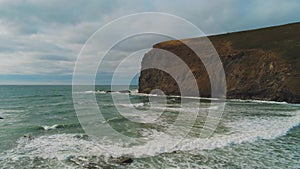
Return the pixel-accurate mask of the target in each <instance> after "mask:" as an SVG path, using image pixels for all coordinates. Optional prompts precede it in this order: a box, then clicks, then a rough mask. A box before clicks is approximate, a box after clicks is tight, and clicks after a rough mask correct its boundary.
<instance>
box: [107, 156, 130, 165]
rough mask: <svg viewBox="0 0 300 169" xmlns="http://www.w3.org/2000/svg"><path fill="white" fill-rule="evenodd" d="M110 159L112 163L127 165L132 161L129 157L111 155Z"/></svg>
mask: <svg viewBox="0 0 300 169" xmlns="http://www.w3.org/2000/svg"><path fill="white" fill-rule="evenodd" d="M110 161H111V162H112V163H117V164H119V165H127V164H131V163H133V159H132V158H130V157H118V158H113V157H111V160H110Z"/></svg>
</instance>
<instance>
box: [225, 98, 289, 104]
mask: <svg viewBox="0 0 300 169" xmlns="http://www.w3.org/2000/svg"><path fill="white" fill-rule="evenodd" d="M228 101H232V102H242V103H245V102H250V103H265V104H289V103H287V102H278V101H267V100H243V99H228Z"/></svg>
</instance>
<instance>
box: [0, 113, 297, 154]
mask: <svg viewBox="0 0 300 169" xmlns="http://www.w3.org/2000/svg"><path fill="white" fill-rule="evenodd" d="M291 115H292V116H291V117H272V116H271V117H256V118H254V119H253V118H246V117H245V118H244V119H240V120H237V121H233V122H227V123H226V124H225V125H226V126H227V127H230V132H228V133H226V134H215V135H214V136H213V137H211V138H186V139H184V140H183V141H182V142H181V143H180V144H178V145H177V146H176V147H174V148H171V149H169V148H168V147H169V145H172V144H173V143H174V141H175V140H176V138H175V137H174V136H171V135H169V134H167V133H163V132H158V131H156V130H153V129H147V130H142V131H140V132H141V134H142V135H144V136H145V137H146V138H147V140H149V142H148V143H147V144H146V145H138V146H133V147H131V146H130V145H126V143H123V142H115V141H114V142H113V141H111V140H109V139H105V138H104V139H103V140H102V141H101V144H102V146H99V145H98V144H97V143H96V142H93V141H90V140H85V139H80V138H79V137H76V136H75V135H74V134H56V135H51V136H42V137H38V138H35V139H33V140H28V139H25V138H21V139H20V140H19V141H18V146H17V147H16V148H14V149H13V150H10V151H7V152H6V153H5V154H7V155H8V156H9V157H12V156H14V157H15V158H19V157H22V156H31V157H42V158H58V159H60V160H64V159H66V158H67V157H68V156H70V155H73V156H99V155H105V156H110V155H113V156H122V155H128V154H129V155H133V156H135V157H142V156H154V155H156V154H160V153H164V152H172V151H177V150H181V151H191V152H195V153H199V151H201V150H207V149H215V148H221V147H224V146H228V145H232V144H240V143H245V142H254V141H257V140H260V139H274V138H277V137H280V136H283V135H285V134H286V133H287V132H288V131H289V130H290V129H291V128H293V127H295V126H297V125H299V123H300V111H297V112H294V113H291ZM50 128H52V126H51V127H50ZM155 136H159V138H160V139H159V140H158V142H157V141H151V140H152V138H154V137H155ZM124 145H125V146H124ZM2 158H4V157H2Z"/></svg>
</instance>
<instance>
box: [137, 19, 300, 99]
mask: <svg viewBox="0 0 300 169" xmlns="http://www.w3.org/2000/svg"><path fill="white" fill-rule="evenodd" d="M208 38H209V40H210V41H211V43H212V44H213V46H214V47H215V49H216V51H217V53H218V54H219V56H220V59H221V61H222V64H223V67H224V70H225V74H226V81H227V96H226V97H227V98H230V99H255V100H270V101H284V102H289V103H300V23H293V24H288V25H282V26H275V27H268V28H262V29H256V30H249V31H242V32H235V33H228V34H222V35H215V36H209V37H208ZM202 39H203V38H201V37H199V38H192V39H185V40H182V41H178V40H171V41H166V42H161V43H158V44H155V45H154V46H153V50H151V51H149V52H148V53H147V54H145V56H144V58H143V61H142V71H141V75H140V78H139V92H140V93H150V92H151V91H152V90H153V89H160V90H162V91H163V92H164V93H165V94H167V95H180V91H179V88H178V84H177V83H176V82H175V80H174V79H173V78H171V77H170V75H168V74H167V73H164V72H162V71H160V70H157V69H146V70H143V68H146V67H149V65H157V64H160V63H161V62H167V63H168V64H166V65H165V66H167V67H168V68H169V70H170V71H177V72H178V74H180V75H182V77H181V81H184V83H183V84H184V85H183V87H184V88H185V89H186V90H189V88H190V86H189V84H190V77H185V75H186V70H185V69H182V68H180V67H178V66H177V63H176V62H172V60H169V61H164V57H163V56H162V55H163V54H160V53H159V52H157V51H155V49H163V50H166V51H169V52H172V53H174V54H175V55H177V56H178V57H180V58H181V59H182V60H183V61H184V62H185V63H186V64H187V65H188V66H189V69H190V70H191V71H192V73H193V75H194V76H195V78H196V81H197V84H198V88H199V92H200V96H201V97H211V91H210V88H211V84H210V81H209V78H208V74H207V72H206V70H205V68H204V66H203V63H202V62H201V60H200V59H199V58H198V57H197V56H196V54H195V53H194V52H193V51H192V50H191V49H190V48H189V47H187V46H186V45H185V44H184V43H185V42H188V43H190V44H194V45H195V46H196V47H197V46H198V47H199V48H200V47H201V45H202ZM203 57H206V58H207V57H208V59H209V56H203ZM212 62H213V61H212ZM218 71H220V70H218V69H216V72H218ZM188 95H196V94H195V93H193V91H191V92H190V93H189V94H188Z"/></svg>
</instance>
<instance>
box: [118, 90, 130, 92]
mask: <svg viewBox="0 0 300 169" xmlns="http://www.w3.org/2000/svg"><path fill="white" fill-rule="evenodd" d="M119 92H120V93H130V90H121V91H119Z"/></svg>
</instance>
